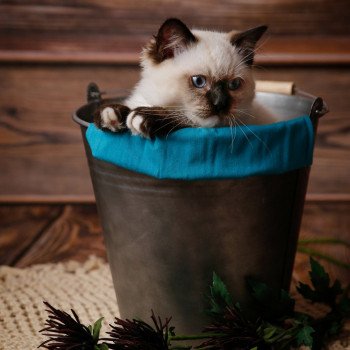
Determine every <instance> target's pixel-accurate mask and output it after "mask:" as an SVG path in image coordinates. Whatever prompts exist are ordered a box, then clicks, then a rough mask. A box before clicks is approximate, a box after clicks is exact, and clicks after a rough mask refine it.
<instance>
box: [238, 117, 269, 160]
mask: <svg viewBox="0 0 350 350" xmlns="http://www.w3.org/2000/svg"><path fill="white" fill-rule="evenodd" d="M237 118H238V117H237ZM238 121H239V122H241V123H242V124H243V125H244V126H245V127H246V128H247V129H248V130H249V131H250V132H251V133H252V134H253V135H254V136H255V137H256V138H257V139H258V140H259V141H260V142H261V143H262V144H263V145H264V147H265V148H266V150H267V151H268V152H269V153H271V150H270V148H269V147H268V146H267V144H266V142H265V141H264V140H262V139H261V138H260V137H259V136H258V135H257V134H256V133H255V132H254V131H253V130H252V129H251V128H250V127H249V126H248V125H247V124H245V123H244V122H243V121H242V120H241V119H239V118H238Z"/></svg>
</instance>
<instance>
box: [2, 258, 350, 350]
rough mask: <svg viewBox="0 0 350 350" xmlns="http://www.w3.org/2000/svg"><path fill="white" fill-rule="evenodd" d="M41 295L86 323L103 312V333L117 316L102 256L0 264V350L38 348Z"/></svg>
mask: <svg viewBox="0 0 350 350" xmlns="http://www.w3.org/2000/svg"><path fill="white" fill-rule="evenodd" d="M293 296H294V295H293ZM43 300H45V301H48V302H49V303H50V304H52V305H53V306H54V307H57V308H59V309H62V310H64V311H67V312H68V311H69V310H70V309H74V310H75V311H76V312H77V314H78V315H79V318H80V320H81V322H82V323H84V324H86V325H88V324H92V323H93V322H95V321H96V320H97V319H99V318H100V317H102V316H103V317H104V318H105V319H104V326H103V328H102V335H105V333H104V332H103V330H104V331H106V330H107V329H108V327H107V325H108V323H112V322H113V319H114V317H115V316H119V314H118V306H117V302H116V298H115V294H114V289H113V283H112V277H111V274H110V271H109V267H108V265H107V264H106V263H105V262H103V261H102V260H101V259H98V258H96V257H90V258H89V260H88V261H86V262H85V263H78V262H74V261H70V262H66V263H58V264H43V265H35V266H31V267H28V268H25V269H18V268H13V267H8V266H0V350H34V349H36V348H37V347H38V345H39V344H40V343H41V342H42V341H43V340H44V339H43V337H42V336H41V334H40V333H39V332H38V331H39V330H40V329H42V328H43V326H44V323H45V320H46V318H47V313H46V311H45V306H44V305H43ZM298 304H299V308H300V307H301V308H302V309H303V310H304V311H308V312H310V311H312V310H310V309H309V307H310V306H307V305H303V304H300V303H299V301H298ZM329 349H332V350H344V349H346V350H350V338H349V337H343V338H342V339H340V340H337V341H335V342H334V343H332V344H330V346H329Z"/></svg>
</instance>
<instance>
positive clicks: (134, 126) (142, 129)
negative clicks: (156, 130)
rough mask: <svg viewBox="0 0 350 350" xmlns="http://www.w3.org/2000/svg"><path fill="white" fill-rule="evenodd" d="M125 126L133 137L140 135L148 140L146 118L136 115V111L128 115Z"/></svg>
mask: <svg viewBox="0 0 350 350" xmlns="http://www.w3.org/2000/svg"><path fill="white" fill-rule="evenodd" d="M126 126H127V127H128V129H129V130H130V131H131V133H132V134H133V135H141V136H143V137H146V138H150V137H151V135H150V130H149V128H148V127H147V118H146V117H145V116H143V115H141V114H139V113H138V111H137V109H136V110H134V111H132V112H131V113H129V114H128V116H127V118H126Z"/></svg>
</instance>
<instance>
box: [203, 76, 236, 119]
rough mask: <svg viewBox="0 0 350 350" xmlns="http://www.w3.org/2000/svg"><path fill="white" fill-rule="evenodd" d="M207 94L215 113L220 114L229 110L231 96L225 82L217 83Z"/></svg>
mask: <svg viewBox="0 0 350 350" xmlns="http://www.w3.org/2000/svg"><path fill="white" fill-rule="evenodd" d="M206 96H207V99H208V102H209V104H210V106H211V108H212V111H213V113H214V114H216V115H220V114H224V113H227V112H228V111H229V109H230V106H231V96H230V94H229V92H228V90H227V86H226V84H225V83H224V82H221V81H220V82H217V83H215V84H214V85H213V86H212V87H211V89H210V90H209V91H208V92H207V94H206Z"/></svg>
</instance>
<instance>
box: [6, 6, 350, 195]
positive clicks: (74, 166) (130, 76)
mask: <svg viewBox="0 0 350 350" xmlns="http://www.w3.org/2000/svg"><path fill="white" fill-rule="evenodd" d="M169 15H171V16H178V17H180V18H182V19H183V20H184V21H186V22H187V23H188V24H189V25H191V26H196V27H204V28H215V29H220V30H227V31H228V30H230V29H232V28H238V29H241V28H242V29H243V28H247V27H250V26H254V25H258V24H262V23H267V24H269V26H270V34H269V36H268V37H267V38H266V39H265V40H264V42H263V43H262V47H261V49H260V50H259V54H258V56H257V65H258V67H257V69H256V75H257V77H258V78H260V79H276V80H294V81H295V82H296V83H297V85H298V86H299V87H300V88H302V89H304V90H306V91H308V92H310V93H313V94H315V95H319V96H322V97H324V98H325V100H326V101H327V103H328V104H329V106H330V109H331V111H332V112H331V113H330V114H328V115H327V116H326V117H325V118H324V120H322V121H321V123H320V128H319V137H318V140H317V147H316V151H315V162H314V167H313V170H312V175H311V181H310V187H309V192H308V193H309V196H311V198H313V199H314V198H316V197H317V198H318V197H320V196H321V197H322V196H323V197H324V198H327V199H329V198H338V199H339V198H341V199H344V198H346V199H349V198H350V176H349V172H350V150H349V146H350V144H349V137H348V136H349V135H348V134H349V125H350V124H349V119H348V111H349V110H350V100H349V98H347V96H348V94H349V83H350V70H349V63H350V41H349V40H348V39H349V37H350V14H349V7H348V1H337V2H333V1H331V0H314V1H312V2H306V1H299V0H298V1H294V0H293V1H292V0H284V1H281V0H269V1H261V0H254V1H249V2H243V1H211V0H205V1H202V0H195V1H185V0H180V1H178V0H177V1H172V0H168V1H160V0H150V1H146V0H143V1H137V2H134V1H120V0H119V1H110V0H99V1H97V0H95V1H94V0H89V1H82V0H81V1H80V0H70V1H68V0H66V1H62V0H61V1H54V0H41V1H34V0H28V1H26V2H25V3H24V2H22V1H19V0H18V1H14V0H12V1H9V0H7V1H6V0H5V1H2V2H1V4H0V76H1V79H0V89H1V94H0V162H1V164H0V165H1V172H0V201H1V202H23V201H29V202H32V201H41V202H57V201H63V202H64V201H78V202H79V201H93V195H92V189H91V185H90V180H89V175H88V171H87V166H86V161H85V158H84V153H83V147H82V143H81V136H80V132H79V130H78V128H77V126H76V125H74V124H73V123H72V121H71V114H72V112H73V111H74V110H75V109H76V108H77V107H78V106H80V105H81V104H83V103H84V102H85V88H86V86H87V84H88V83H89V82H90V81H95V82H97V83H98V84H99V85H100V86H101V87H102V88H103V89H105V90H107V91H109V92H110V94H112V95H118V94H119V95H120V94H127V93H128V91H129V90H130V89H131V88H132V86H133V85H134V84H135V82H136V81H137V80H138V77H139V68H138V65H137V64H138V55H139V50H140V47H141V46H142V44H144V43H145V41H146V40H147V38H149V37H150V36H151V35H152V34H154V33H156V30H157V28H158V26H159V24H160V23H161V22H162V21H163V20H164V19H165V18H166V17H168V16H169ZM330 169H331V171H330Z"/></svg>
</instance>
